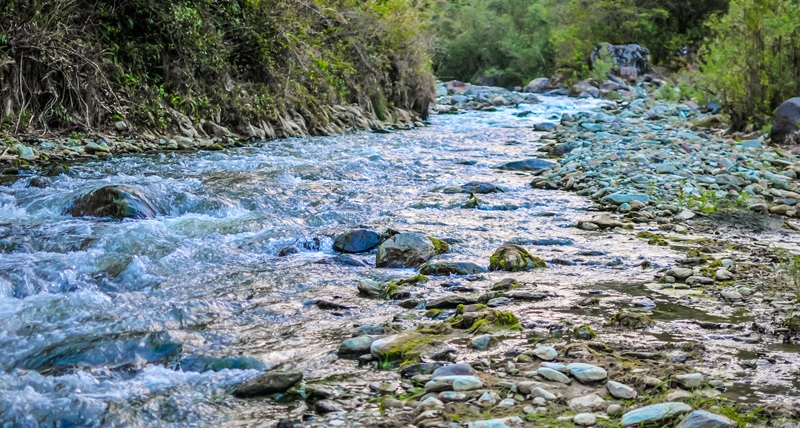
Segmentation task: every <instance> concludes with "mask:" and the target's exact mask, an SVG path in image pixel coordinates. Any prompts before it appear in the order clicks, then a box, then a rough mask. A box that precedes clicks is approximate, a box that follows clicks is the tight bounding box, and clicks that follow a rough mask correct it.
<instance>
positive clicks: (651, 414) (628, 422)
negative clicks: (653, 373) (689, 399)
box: [620, 402, 693, 426]
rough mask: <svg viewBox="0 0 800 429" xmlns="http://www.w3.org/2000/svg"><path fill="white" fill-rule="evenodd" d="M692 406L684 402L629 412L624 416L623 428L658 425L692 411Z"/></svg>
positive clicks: (656, 405) (621, 422)
mask: <svg viewBox="0 0 800 429" xmlns="http://www.w3.org/2000/svg"><path fill="white" fill-rule="evenodd" d="M692 410H693V408H692V406H691V405H687V404H684V403H683V402H664V403H663V404H655V405H649V406H646V407H642V408H638V409H635V410H633V411H628V412H627V413H625V414H624V415H623V416H622V420H621V421H620V425H621V426H639V425H641V424H647V423H658V422H661V421H664V420H667V419H671V418H673V417H677V416H679V415H682V414H686V413H688V412H690V411H692Z"/></svg>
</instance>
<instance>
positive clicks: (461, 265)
mask: <svg viewBox="0 0 800 429" xmlns="http://www.w3.org/2000/svg"><path fill="white" fill-rule="evenodd" d="M419 272H420V274H424V275H426V276H449V275H452V274H455V275H461V276H464V275H469V274H478V273H485V272H488V270H487V269H486V268H484V267H481V266H480V265H477V264H473V263H472V262H450V261H436V262H429V263H427V264H425V265H423V266H422V267H420V269H419Z"/></svg>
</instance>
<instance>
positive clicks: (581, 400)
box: [567, 393, 608, 411]
mask: <svg viewBox="0 0 800 429" xmlns="http://www.w3.org/2000/svg"><path fill="white" fill-rule="evenodd" d="M567 406H568V407H569V409H571V410H575V411H603V410H605V409H607V408H608V402H606V401H605V399H603V398H601V397H599V396H597V395H596V394H594V393H591V394H589V395H585V396H579V397H577V398H573V399H570V401H569V402H568V403H567Z"/></svg>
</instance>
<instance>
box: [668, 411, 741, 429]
mask: <svg viewBox="0 0 800 429" xmlns="http://www.w3.org/2000/svg"><path fill="white" fill-rule="evenodd" d="M676 427H679V428H735V427H736V422H735V421H733V420H731V419H729V418H727V417H725V416H720V415H719V414H714V413H709V412H708V411H704V410H695V411H692V412H691V413H689V414H688V415H687V416H686V417H684V418H683V420H681V422H680V423H678V425H677V426H676Z"/></svg>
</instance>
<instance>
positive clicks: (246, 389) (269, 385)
mask: <svg viewBox="0 0 800 429" xmlns="http://www.w3.org/2000/svg"><path fill="white" fill-rule="evenodd" d="M302 379H303V373H302V372H300V371H270V372H267V373H265V374H262V375H261V376H259V377H256V378H254V379H252V380H250V381H248V382H247V383H245V384H243V385H242V386H239V387H238V388H236V390H234V391H233V395H234V396H237V397H240V398H249V397H253V396H265V395H271V394H273V393H282V392H285V391H286V390H287V389H289V388H290V387H292V386H294V385H295V384H297V383H298V382H300V380H302Z"/></svg>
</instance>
